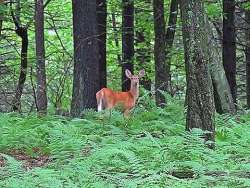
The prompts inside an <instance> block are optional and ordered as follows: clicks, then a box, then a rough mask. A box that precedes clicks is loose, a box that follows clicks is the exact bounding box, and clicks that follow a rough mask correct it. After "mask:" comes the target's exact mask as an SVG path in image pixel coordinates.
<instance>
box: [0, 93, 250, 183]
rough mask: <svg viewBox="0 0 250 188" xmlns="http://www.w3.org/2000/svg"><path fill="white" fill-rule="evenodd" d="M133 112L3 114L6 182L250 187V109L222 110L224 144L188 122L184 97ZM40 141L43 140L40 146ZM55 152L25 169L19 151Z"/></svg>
mask: <svg viewBox="0 0 250 188" xmlns="http://www.w3.org/2000/svg"><path fill="white" fill-rule="evenodd" d="M144 100H146V101H150V99H148V98H147V96H145V98H144V99H141V100H140V102H139V105H138V107H137V108H136V109H135V110H134V112H133V113H132V116H131V117H130V118H128V119H124V118H123V117H122V114H121V113H119V112H117V111H113V112H112V116H111V118H110V119H109V117H108V115H107V114H106V113H104V114H99V113H96V112H93V111H88V112H85V113H84V118H83V119H71V120H70V119H66V118H61V117H46V118H42V119H38V118H36V117H34V116H28V117H21V116H19V115H17V114H1V115H0V121H1V125H0V132H1V134H0V151H1V156H2V157H3V158H4V160H5V165H4V166H3V167H0V187H18V188H19V187H25V188H27V187H28V188H29V187H183V188H184V187H185V188H186V187H190V188H193V187H248V186H250V181H249V173H250V166H249V161H250V158H249V156H250V150H249V145H250V137H249V134H248V133H249V131H250V127H249V122H250V116H249V115H243V116H241V117H235V118H234V117H228V116H217V118H216V129H217V134H216V137H217V138H216V149H215V150H210V149H208V148H206V147H205V146H204V143H203V140H202V139H201V138H200V135H202V134H203V132H202V131H201V130H193V132H191V133H188V132H185V130H184V124H185V118H184V109H183V107H182V103H181V102H179V101H177V100H172V99H169V100H168V107H167V108H165V109H160V108H157V107H155V106H154V104H150V105H149V106H150V108H149V107H147V106H145V103H144ZM34 148H39V149H40V150H39V151H35V150H34ZM11 150H22V151H24V152H25V153H26V154H27V155H28V156H33V157H36V156H39V155H44V154H46V155H48V156H49V157H50V162H49V163H48V164H47V165H45V166H41V167H33V168H32V169H30V170H25V169H24V167H23V164H22V163H24V162H22V161H18V160H17V159H15V158H14V157H13V156H11V153H10V151H11Z"/></svg>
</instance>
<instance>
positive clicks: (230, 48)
mask: <svg viewBox="0 0 250 188" xmlns="http://www.w3.org/2000/svg"><path fill="white" fill-rule="evenodd" d="M223 14H224V15H223V53H222V55H223V66H224V69H225V73H226V77H227V80H228V83H229V86H230V89H231V92H232V97H233V100H234V103H236V43H235V40H236V39H235V37H236V35H235V23H234V20H235V0H223Z"/></svg>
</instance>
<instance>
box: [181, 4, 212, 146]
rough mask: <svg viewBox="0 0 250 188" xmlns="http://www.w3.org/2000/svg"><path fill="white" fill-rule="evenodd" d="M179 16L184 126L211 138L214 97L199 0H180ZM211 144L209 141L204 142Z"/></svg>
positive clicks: (202, 7)
mask: <svg viewBox="0 0 250 188" xmlns="http://www.w3.org/2000/svg"><path fill="white" fill-rule="evenodd" d="M180 4H181V19H182V24H183V42H184V49H185V64H186V70H187V106H188V109H187V118H186V130H187V131H191V130H192V129H193V128H199V129H202V130H204V131H209V132H206V133H204V139H205V141H208V140H210V141H212V142H214V134H215V128H214V112H215V109H214V101H213V91H212V81H211V78H210V75H209V72H208V60H207V59H208V49H207V48H208V46H207V43H208V41H207V39H208V36H207V35H208V34H207V33H206V31H205V28H206V27H205V10H204V5H203V2H202V0H181V1H180ZM208 146H209V147H210V148H212V147H213V146H214V145H213V144H208Z"/></svg>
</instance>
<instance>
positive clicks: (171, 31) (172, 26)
mask: <svg viewBox="0 0 250 188" xmlns="http://www.w3.org/2000/svg"><path fill="white" fill-rule="evenodd" d="M177 15H178V1H177V0H171V2H170V15H169V19H168V26H167V32H166V68H167V72H168V75H169V78H168V82H169V86H170V85H171V83H170V82H171V73H170V67H171V57H172V53H171V51H172V47H173V43H174V36H175V31H176V22H177Z"/></svg>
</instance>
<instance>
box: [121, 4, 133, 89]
mask: <svg viewBox="0 0 250 188" xmlns="http://www.w3.org/2000/svg"><path fill="white" fill-rule="evenodd" d="M122 6H123V7H122V59H123V63H122V91H128V90H129V89H130V80H129V79H128V78H127V77H126V75H125V70H126V69H128V70H130V71H131V73H133V69H134V68H133V58H134V1H131V0H122Z"/></svg>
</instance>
